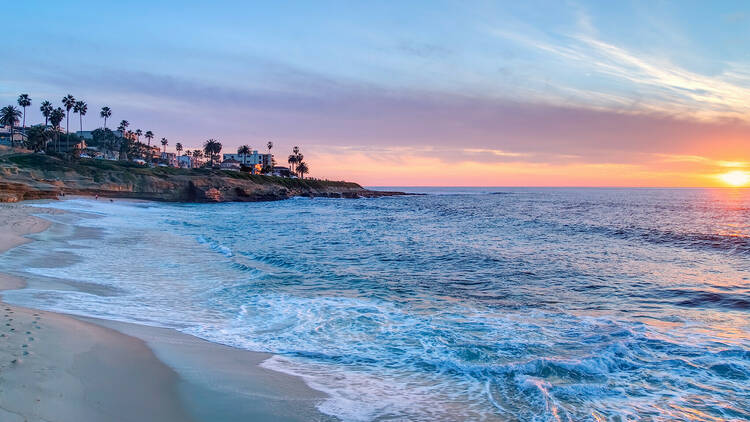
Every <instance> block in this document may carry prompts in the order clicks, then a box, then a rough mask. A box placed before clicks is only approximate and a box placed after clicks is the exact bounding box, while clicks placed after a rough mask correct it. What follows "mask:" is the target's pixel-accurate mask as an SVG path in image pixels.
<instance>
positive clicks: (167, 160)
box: [159, 152, 177, 167]
mask: <svg viewBox="0 0 750 422" xmlns="http://www.w3.org/2000/svg"><path fill="white" fill-rule="evenodd" d="M159 159H160V160H162V161H163V162H164V164H166V165H167V166H169V167H177V154H175V153H173V152H162V153H161V156H160V157H159Z"/></svg>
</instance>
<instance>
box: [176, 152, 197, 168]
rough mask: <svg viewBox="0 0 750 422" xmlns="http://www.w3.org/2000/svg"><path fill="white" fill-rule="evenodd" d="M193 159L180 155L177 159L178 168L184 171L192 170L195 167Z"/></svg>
mask: <svg viewBox="0 0 750 422" xmlns="http://www.w3.org/2000/svg"><path fill="white" fill-rule="evenodd" d="M193 164H194V163H193V157H191V156H189V155H180V156H179V157H177V166H178V167H180V168H183V169H191V168H193V167H194V165H193Z"/></svg>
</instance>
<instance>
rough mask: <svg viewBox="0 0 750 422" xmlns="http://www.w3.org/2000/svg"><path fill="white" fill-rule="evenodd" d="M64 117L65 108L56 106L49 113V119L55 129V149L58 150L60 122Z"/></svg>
mask: <svg viewBox="0 0 750 422" xmlns="http://www.w3.org/2000/svg"><path fill="white" fill-rule="evenodd" d="M64 118H65V110H63V109H61V108H60V107H57V108H56V109H54V110H52V113H50V116H49V120H50V123H52V127H53V128H54V130H55V151H60V123H62V119H64Z"/></svg>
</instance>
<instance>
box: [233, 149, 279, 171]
mask: <svg viewBox="0 0 750 422" xmlns="http://www.w3.org/2000/svg"><path fill="white" fill-rule="evenodd" d="M229 159H232V160H236V161H238V162H239V163H240V164H242V165H243V166H245V167H254V166H255V165H260V166H261V167H266V166H268V167H270V166H271V164H272V163H273V155H272V154H259V153H258V151H257V150H256V151H252V152H251V153H250V154H224V160H229Z"/></svg>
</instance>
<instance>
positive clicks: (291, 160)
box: [286, 154, 297, 172]
mask: <svg viewBox="0 0 750 422" xmlns="http://www.w3.org/2000/svg"><path fill="white" fill-rule="evenodd" d="M286 161H287V162H288V163H289V170H291V171H292V172H294V165H295V164H297V155H296V154H292V155H290V156H289V158H288V159H287V160H286Z"/></svg>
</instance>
